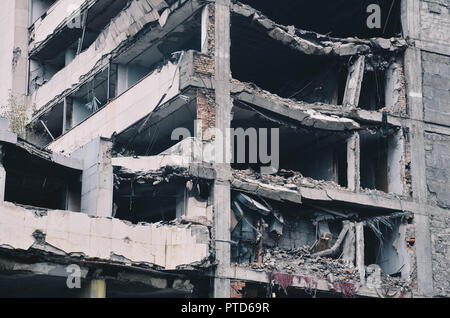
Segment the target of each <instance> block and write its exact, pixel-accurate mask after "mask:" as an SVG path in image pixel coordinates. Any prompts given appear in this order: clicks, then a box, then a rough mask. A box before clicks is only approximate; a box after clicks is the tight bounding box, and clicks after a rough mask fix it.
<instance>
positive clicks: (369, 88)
mask: <svg viewBox="0 0 450 318" xmlns="http://www.w3.org/2000/svg"><path fill="white" fill-rule="evenodd" d="M385 85H386V74H385V71H382V70H373V71H368V72H366V73H365V74H364V78H363V81H362V85H361V94H360V97H359V104H358V105H359V108H362V109H366V110H379V109H381V108H384V107H385V106H386V103H385V95H386V93H385V92H386V88H385V87H386V86H385Z"/></svg>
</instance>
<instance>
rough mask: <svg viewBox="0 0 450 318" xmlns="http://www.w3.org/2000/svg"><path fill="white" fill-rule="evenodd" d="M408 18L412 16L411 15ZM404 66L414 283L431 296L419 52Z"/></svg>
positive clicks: (408, 57) (408, 52) (408, 54)
mask: <svg viewBox="0 0 450 318" xmlns="http://www.w3.org/2000/svg"><path fill="white" fill-rule="evenodd" d="M411 10H412V11H414V10H417V8H415V7H410V6H408V12H409V11H411ZM408 14H410V15H411V16H412V15H413V14H412V13H408ZM413 25H415V23H413ZM404 65H405V78H406V82H407V97H408V106H409V114H410V117H411V119H413V121H411V123H410V125H409V131H410V146H411V177H412V178H411V181H412V189H413V200H414V201H416V202H417V203H419V210H418V211H414V212H415V216H414V226H415V232H416V233H415V234H416V244H415V246H416V261H417V283H418V287H419V293H421V294H423V295H426V296H431V295H432V294H433V268H432V253H431V251H432V246H431V233H430V225H429V215H428V213H429V212H428V209H427V208H425V205H426V204H427V200H428V198H427V197H428V186H427V176H426V163H425V142H424V124H423V95H422V55H421V51H420V49H417V48H408V49H407V50H406V52H405V62H404Z"/></svg>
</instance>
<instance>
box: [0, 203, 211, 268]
mask: <svg viewBox="0 0 450 318" xmlns="http://www.w3.org/2000/svg"><path fill="white" fill-rule="evenodd" d="M36 212H37V210H36V209H33V208H30V209H25V208H23V207H19V206H16V205H14V204H12V203H8V202H3V203H0V216H1V218H0V229H1V230H0V248H2V249H16V250H24V251H28V250H31V249H32V250H35V251H37V252H39V253H50V254H55V255H60V256H71V255H83V258H84V259H100V260H104V261H106V262H110V263H123V264H128V265H134V266H139V265H140V264H146V265H147V266H150V267H151V266H157V267H159V268H162V269H167V270H170V269H175V268H176V267H177V266H181V265H189V264H191V263H199V264H200V263H203V261H204V260H205V259H206V258H208V257H209V237H207V236H205V235H203V234H202V235H201V237H197V235H196V234H194V233H199V231H198V226H199V225H197V226H196V228H195V230H194V232H192V231H191V228H190V225H189V224H183V225H170V224H140V225H132V224H131V223H129V222H126V221H122V220H119V219H113V218H101V217H90V216H88V215H87V214H83V213H76V212H69V211H59V210H47V211H46V212H45V213H44V214H42V213H36ZM205 229H206V231H208V229H207V228H206V227H205ZM205 238H208V240H206V241H204V239H205ZM181 251H185V252H181ZM118 256H120V257H118Z"/></svg>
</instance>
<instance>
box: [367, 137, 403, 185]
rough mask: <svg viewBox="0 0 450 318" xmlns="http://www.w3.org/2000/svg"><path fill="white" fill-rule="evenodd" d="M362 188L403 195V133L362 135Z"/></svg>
mask: <svg viewBox="0 0 450 318" xmlns="http://www.w3.org/2000/svg"><path fill="white" fill-rule="evenodd" d="M360 166H361V173H360V176H361V187H362V188H363V189H364V188H366V189H376V190H380V191H384V192H393V193H397V194H402V193H403V183H402V171H403V169H404V165H403V138H402V131H391V132H390V133H389V134H384V133H382V132H379V133H374V134H371V133H361V164H360Z"/></svg>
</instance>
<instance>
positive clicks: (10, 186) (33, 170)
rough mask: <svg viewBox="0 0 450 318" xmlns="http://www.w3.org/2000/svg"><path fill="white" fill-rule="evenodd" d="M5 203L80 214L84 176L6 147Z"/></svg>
mask: <svg viewBox="0 0 450 318" xmlns="http://www.w3.org/2000/svg"><path fill="white" fill-rule="evenodd" d="M5 147H6V154H5V156H4V159H3V165H4V167H5V170H6V183H5V201H8V202H12V203H16V204H21V205H29V206H35V207H41V208H49V209H60V210H68V209H69V208H70V209H71V210H72V211H79V209H80V199H81V182H80V177H81V172H80V171H78V170H73V169H70V168H66V167H63V166H60V165H58V164H55V163H52V162H50V161H47V160H45V159H42V158H38V157H34V156H32V155H31V154H30V153H28V152H26V151H25V150H22V149H18V148H15V147H10V146H5Z"/></svg>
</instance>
